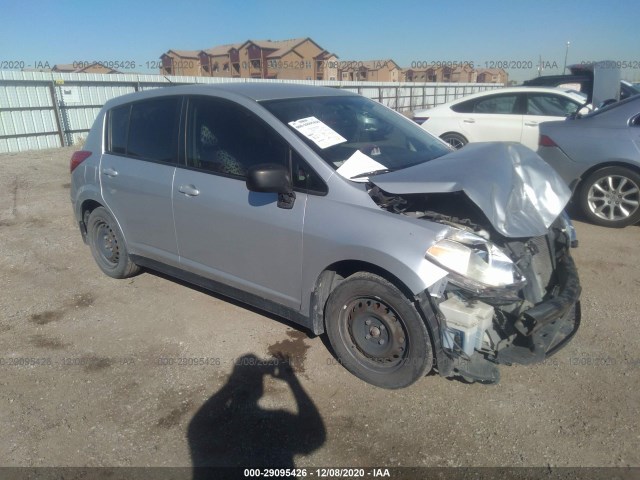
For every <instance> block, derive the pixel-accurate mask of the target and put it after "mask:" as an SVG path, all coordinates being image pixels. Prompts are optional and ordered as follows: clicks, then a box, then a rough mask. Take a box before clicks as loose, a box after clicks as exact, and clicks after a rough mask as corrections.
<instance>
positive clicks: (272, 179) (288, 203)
mask: <svg viewBox="0 0 640 480" xmlns="http://www.w3.org/2000/svg"><path fill="white" fill-rule="evenodd" d="M247 188H248V189H249V191H250V192H264V193H277V194H278V208H284V209H285V210H290V209H292V208H293V204H294V203H295V201H296V193H295V192H294V191H293V184H292V183H291V175H289V170H288V169H287V168H286V167H285V166H284V165H278V164H276V163H263V164H261V165H256V166H254V167H251V168H250V169H249V171H248V172H247Z"/></svg>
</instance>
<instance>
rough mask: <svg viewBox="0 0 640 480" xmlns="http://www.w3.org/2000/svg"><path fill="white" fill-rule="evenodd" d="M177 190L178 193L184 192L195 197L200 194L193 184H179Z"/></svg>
mask: <svg viewBox="0 0 640 480" xmlns="http://www.w3.org/2000/svg"><path fill="white" fill-rule="evenodd" d="M178 191H179V192H180V193H184V194H185V195H186V196H188V197H197V196H198V195H200V190H198V189H197V188H196V187H195V186H194V185H180V186H179V187H178Z"/></svg>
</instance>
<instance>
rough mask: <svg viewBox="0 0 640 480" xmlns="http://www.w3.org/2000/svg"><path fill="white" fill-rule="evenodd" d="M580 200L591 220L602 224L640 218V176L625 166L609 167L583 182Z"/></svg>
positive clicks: (614, 224) (624, 223) (630, 222)
mask: <svg viewBox="0 0 640 480" xmlns="http://www.w3.org/2000/svg"><path fill="white" fill-rule="evenodd" d="M579 203H580V207H581V209H582V211H583V213H584V214H585V215H586V216H587V218H588V220H589V221H591V222H592V223H595V224H596V225H600V226H603V227H617V228H620V227H626V226H627V225H633V224H635V223H638V222H639V221H640V175H638V174H637V173H636V172H633V171H631V170H629V169H627V168H624V167H606V168H603V169H600V170H596V171H595V172H593V173H591V174H590V175H589V176H588V177H587V178H585V179H584V181H583V182H582V186H581V188H580V190H579Z"/></svg>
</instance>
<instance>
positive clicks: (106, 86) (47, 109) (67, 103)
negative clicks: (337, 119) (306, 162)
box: [0, 70, 503, 153]
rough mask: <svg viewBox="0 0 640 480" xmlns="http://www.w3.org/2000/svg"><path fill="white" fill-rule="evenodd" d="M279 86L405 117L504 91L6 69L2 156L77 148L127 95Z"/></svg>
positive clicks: (1, 83) (1, 91) (1, 92)
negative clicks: (346, 95)
mask: <svg viewBox="0 0 640 480" xmlns="http://www.w3.org/2000/svg"><path fill="white" fill-rule="evenodd" d="M273 81H277V82H281V83H298V84H307V85H321V86H327V87H335V88H343V89H345V90H349V91H353V92H356V93H359V94H361V95H364V96H365V97H368V98H371V99H373V100H376V101H378V102H380V103H382V104H384V105H386V106H388V107H390V108H393V109H395V110H398V111H400V112H408V111H412V110H417V109H420V108H428V107H433V106H435V105H440V104H442V103H446V102H448V101H451V100H454V99H455V98H459V97H462V96H465V95H469V94H471V93H476V92H481V91H484V90H491V89H495V88H501V87H502V86H503V85H502V84H494V83H487V84H485V83H428V84H418V83H372V82H341V81H313V80H261V79H249V78H241V79H231V78H210V77H163V76H160V75H124V74H123V75H105V74H85V73H43V72H15V71H6V70H5V71H0V153H6V152H20V151H24V150H34V149H41V148H53V147H61V146H69V145H74V144H77V143H78V142H79V141H81V139H82V138H83V137H85V136H86V134H87V132H88V130H89V129H90V128H91V125H92V124H93V120H94V118H95V117H96V115H97V114H98V112H99V111H100V108H101V107H102V105H103V104H104V103H105V102H106V101H107V100H109V99H111V98H114V97H118V96H120V95H124V94H127V93H131V92H136V91H141V90H148V89H152V88H159V87H165V86H167V85H169V84H170V83H173V84H191V83H203V84H214V83H226V82H273Z"/></svg>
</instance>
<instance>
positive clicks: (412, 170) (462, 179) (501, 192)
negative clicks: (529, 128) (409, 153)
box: [370, 142, 571, 237]
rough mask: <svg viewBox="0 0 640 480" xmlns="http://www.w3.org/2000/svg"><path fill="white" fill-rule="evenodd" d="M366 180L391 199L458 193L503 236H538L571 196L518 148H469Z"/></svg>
mask: <svg viewBox="0 0 640 480" xmlns="http://www.w3.org/2000/svg"><path fill="white" fill-rule="evenodd" d="M370 180H371V182H372V183H374V184H375V185H377V186H378V187H380V188H381V189H382V190H384V191H385V192H388V193H392V194H396V195H403V194H405V195H407V194H417V193H449V192H459V191H463V192H464V193H465V194H466V195H467V196H468V197H469V199H471V201H473V202H474V203H475V204H476V205H477V206H478V207H479V208H480V209H481V210H482V211H483V212H484V214H485V215H486V216H487V218H488V219H489V221H490V222H491V224H492V225H493V227H494V228H495V229H496V230H497V231H498V232H500V233H501V234H502V235H504V236H507V237H533V236H540V235H544V234H545V233H546V232H547V230H548V228H549V226H550V225H551V224H552V223H553V221H554V220H555V219H556V218H557V217H558V215H560V213H561V212H562V210H563V209H564V207H565V205H566V204H567V202H568V201H569V198H570V197H571V191H570V190H569V188H568V187H567V185H566V184H565V183H564V181H563V180H562V178H560V176H559V175H558V174H557V173H556V172H555V170H553V168H552V167H551V166H549V165H548V164H547V163H545V161H544V160H542V159H541V158H540V157H539V156H538V154H537V153H535V152H534V151H533V150H530V149H529V148H527V147H525V146H524V145H521V144H520V143H497V142H496V143H493V142H492V143H471V144H468V145H466V146H465V147H464V148H463V149H461V150H458V151H456V152H453V153H450V154H447V155H445V156H444V157H440V158H436V159H435V160H431V161H429V162H425V163H422V164H419V165H415V166H413V167H409V168H404V169H402V170H398V171H396V172H390V173H385V174H381V175H376V176H375V177H371V179H370Z"/></svg>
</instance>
